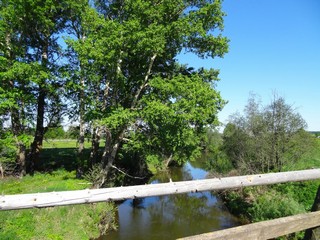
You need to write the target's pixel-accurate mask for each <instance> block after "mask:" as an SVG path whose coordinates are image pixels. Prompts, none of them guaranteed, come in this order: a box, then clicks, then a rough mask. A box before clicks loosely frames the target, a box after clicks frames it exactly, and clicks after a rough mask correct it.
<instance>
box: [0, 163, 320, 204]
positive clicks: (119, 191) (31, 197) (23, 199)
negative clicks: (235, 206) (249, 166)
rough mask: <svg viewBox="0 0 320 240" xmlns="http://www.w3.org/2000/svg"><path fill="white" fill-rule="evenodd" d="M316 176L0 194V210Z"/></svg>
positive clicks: (318, 172)
mask: <svg viewBox="0 0 320 240" xmlns="http://www.w3.org/2000/svg"><path fill="white" fill-rule="evenodd" d="M319 178H320V169H311V170H303V171H292V172H280V173H268V174H257V175H247V176H234V177H226V178H212V179H204V180H193V181H184V182H169V183H159V184H150V185H138V186H128V187H116V188H101V189H85V190H76V191H64V192H49V193H33V194H17V195H2V196H0V210H12V209H24V208H42V207H52V206H62V205H71V204H82V203H94V202H104V201H118V200H125V199H134V198H143V197H152V196H162V195H170V194H179V193H189V192H201V191H214V190H221V189H230V188H239V187H246V186H257V185H268V184H275V183H284V182H293V181H305V180H313V179H319ZM0 191H1V190H0Z"/></svg>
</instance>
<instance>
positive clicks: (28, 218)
mask: <svg viewBox="0 0 320 240" xmlns="http://www.w3.org/2000/svg"><path fill="white" fill-rule="evenodd" d="M76 147H77V146H76V141H74V140H72V141H70V140H65V141H47V142H45V144H44V149H43V151H42V153H41V159H42V160H43V167H44V168H45V170H48V171H43V172H41V173H40V172H37V173H35V175H34V176H25V177H24V178H22V179H19V178H15V177H7V178H5V179H2V180H1V181H0V194H2V195H4V194H23V193H36V192H52V191H66V190H80V189H85V188H88V187H90V183H89V182H87V181H85V180H84V179H77V178H76V172H75V167H76V165H77V163H76V150H77V149H76ZM115 227H116V225H115V205H114V204H112V203H97V204H82V205H73V206H64V207H52V208H43V209H27V210H17V211H0V239H8V240H9V239H43V240H46V239H90V238H97V237H98V236H100V234H105V233H106V231H108V230H110V229H113V228H115Z"/></svg>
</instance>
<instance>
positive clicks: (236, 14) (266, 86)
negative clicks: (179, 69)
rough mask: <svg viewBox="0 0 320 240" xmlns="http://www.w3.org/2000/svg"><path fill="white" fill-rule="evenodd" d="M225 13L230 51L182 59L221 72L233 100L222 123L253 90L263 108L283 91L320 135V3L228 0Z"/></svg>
mask: <svg viewBox="0 0 320 240" xmlns="http://www.w3.org/2000/svg"><path fill="white" fill-rule="evenodd" d="M223 10H224V11H225V12H226V14H227V16H226V17H225V22H224V26H225V27H224V31H223V35H225V36H227V37H228V38H229V39H230V44H229V53H227V54H226V55H225V57H224V58H223V59H214V60H212V59H206V60H201V59H198V58H197V57H195V56H193V55H191V54H182V55H180V56H179V60H180V62H182V63H188V64H189V66H193V67H195V68H199V67H206V68H216V69H220V79H221V80H220V82H219V83H218V87H217V89H218V90H219V91H220V92H221V95H222V97H223V98H224V99H225V100H228V101H229V103H228V104H227V105H226V106H225V108H224V109H223V110H222V112H221V113H220V114H219V119H220V121H222V122H223V123H226V122H227V119H228V117H229V116H230V115H231V114H232V113H235V112H237V111H238V112H240V113H242V112H243V109H244V106H245V105H246V103H247V100H248V98H249V94H250V92H253V93H255V94H257V95H259V96H260V97H261V100H262V103H263V105H267V104H269V103H270V101H271V99H272V96H273V93H274V92H277V94H278V95H279V96H281V97H284V98H285V99H286V102H287V103H288V104H290V105H293V107H295V108H296V109H297V111H298V112H299V113H300V114H301V115H302V117H303V118H304V119H305V120H306V122H307V124H308V130H310V131H315V130H318V131H320V1H319V0H304V1H302V0H259V1H258V0H236V1H235V0H225V1H224V2H223Z"/></svg>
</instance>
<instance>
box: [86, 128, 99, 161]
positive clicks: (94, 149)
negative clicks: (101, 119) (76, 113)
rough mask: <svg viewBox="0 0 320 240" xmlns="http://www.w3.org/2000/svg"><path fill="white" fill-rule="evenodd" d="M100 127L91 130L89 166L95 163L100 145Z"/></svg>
mask: <svg viewBox="0 0 320 240" xmlns="http://www.w3.org/2000/svg"><path fill="white" fill-rule="evenodd" d="M100 138H101V129H100V127H95V128H94V129H93V132H92V140H91V152H90V159H89V162H90V165H91V167H92V166H93V165H95V164H96V163H97V159H98V155H99V147H100Z"/></svg>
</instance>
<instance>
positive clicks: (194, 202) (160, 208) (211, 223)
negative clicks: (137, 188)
mask: <svg viewBox="0 0 320 240" xmlns="http://www.w3.org/2000/svg"><path fill="white" fill-rule="evenodd" d="M195 164H196V165H195ZM206 175H207V172H206V171H204V170H203V169H202V168H201V164H200V165H199V163H192V164H191V163H187V164H185V166H184V167H182V168H173V169H171V170H170V171H169V172H168V173H165V174H161V175H157V176H154V177H153V178H152V179H151V180H150V183H152V184H156V183H160V182H168V181H169V179H170V178H171V179H172V181H184V180H191V179H203V178H205V176H206ZM117 217H118V226H119V227H118V230H117V231H114V232H111V233H110V234H108V235H107V236H104V237H103V238H100V239H123V240H128V239H134V240H135V239H136V240H138V239H139V240H141V239H148V240H149V239H151V240H154V239H155V240H156V239H166V240H168V239H176V238H179V237H185V236H190V235H196V234H201V233H206V232H210V231H214V230H218V229H224V228H229V227H233V226H236V225H238V224H239V223H238V221H237V219H236V218H235V217H233V216H232V215H231V214H230V213H229V212H228V211H227V210H226V209H225V208H224V207H223V205H222V203H221V201H220V200H219V199H218V198H217V197H216V196H215V195H214V193H211V192H202V193H190V194H178V195H171V196H161V197H148V198H143V199H138V200H127V201H125V202H123V203H122V204H120V205H119V206H118V216H117Z"/></svg>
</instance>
